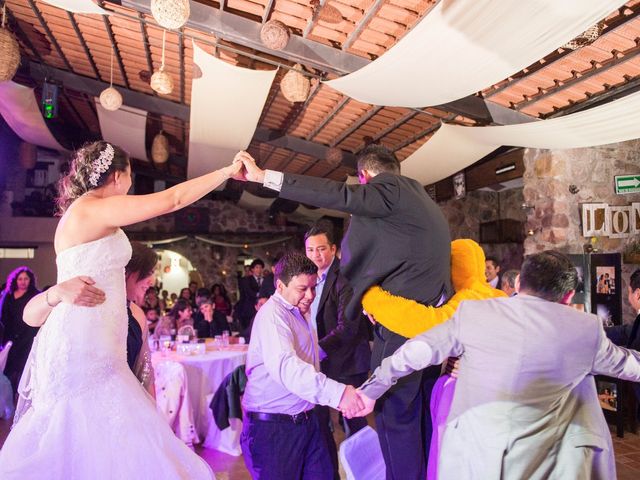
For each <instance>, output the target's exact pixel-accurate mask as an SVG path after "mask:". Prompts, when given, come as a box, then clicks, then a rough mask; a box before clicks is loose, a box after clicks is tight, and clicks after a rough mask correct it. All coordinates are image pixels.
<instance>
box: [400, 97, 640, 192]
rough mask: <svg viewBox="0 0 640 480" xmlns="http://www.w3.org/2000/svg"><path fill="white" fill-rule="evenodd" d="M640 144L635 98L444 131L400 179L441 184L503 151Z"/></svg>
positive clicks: (404, 168)
mask: <svg viewBox="0 0 640 480" xmlns="http://www.w3.org/2000/svg"><path fill="white" fill-rule="evenodd" d="M635 138H640V92H637V93H634V94H631V95H628V96H626V97H624V98H621V99H619V100H615V101H613V102H610V103H607V104H606V105H602V106H600V107H595V108H592V109H590V110H585V111H583V112H578V113H573V114H571V115H567V116H565V117H559V118H553V119H550V120H543V121H540V122H532V123H525V124H519V125H507V126H499V127H460V126H456V125H443V126H442V127H441V128H440V129H439V130H438V131H437V132H436V134H435V135H434V136H433V137H431V139H429V141H428V142H427V143H425V144H424V145H423V146H422V147H420V148H419V149H418V150H416V151H415V152H414V153H413V154H412V155H411V156H409V157H408V158H407V159H406V160H404V161H403V162H402V174H403V175H406V176H408V177H411V178H415V179H416V180H418V181H420V182H421V183H423V184H428V183H433V182H436V181H438V180H442V179H443V178H445V177H448V176H449V175H452V174H453V173H455V172H457V171H460V170H462V169H463V168H465V167H468V166H469V165H471V164H473V163H475V162H476V161H478V160H480V159H481V158H482V157H484V156H485V155H487V154H489V153H491V152H492V151H493V150H495V149H496V148H498V147H500V146H502V145H510V146H514V147H531V148H549V149H563V148H584V147H595V146H598V145H607V144H610V143H617V142H624V141H627V140H633V139H635Z"/></svg>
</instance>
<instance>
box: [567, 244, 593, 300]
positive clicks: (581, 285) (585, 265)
mask: <svg viewBox="0 0 640 480" xmlns="http://www.w3.org/2000/svg"><path fill="white" fill-rule="evenodd" d="M568 257H569V260H571V263H573V265H574V266H575V268H576V274H577V275H578V285H577V286H576V294H575V295H574V296H573V298H572V299H571V306H572V307H573V308H575V309H577V310H580V311H581V312H591V301H590V298H591V297H590V287H591V284H590V282H588V281H585V279H588V278H589V256H588V255H568Z"/></svg>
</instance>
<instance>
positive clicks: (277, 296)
mask: <svg viewBox="0 0 640 480" xmlns="http://www.w3.org/2000/svg"><path fill="white" fill-rule="evenodd" d="M271 298H273V299H274V300H275V301H276V302H278V303H279V304H280V305H282V306H283V307H285V308H286V309H287V310H290V311H293V309H294V308H296V307H294V306H293V305H291V304H290V303H289V302H287V301H286V300H285V299H284V297H283V296H282V295H280V294H279V293H278V292H276V293H274V294H273V295H272V297H271Z"/></svg>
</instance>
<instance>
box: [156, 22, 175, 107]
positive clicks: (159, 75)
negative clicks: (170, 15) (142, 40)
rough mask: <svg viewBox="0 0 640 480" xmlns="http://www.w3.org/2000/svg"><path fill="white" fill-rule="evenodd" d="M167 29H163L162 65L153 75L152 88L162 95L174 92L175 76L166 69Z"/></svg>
mask: <svg viewBox="0 0 640 480" xmlns="http://www.w3.org/2000/svg"><path fill="white" fill-rule="evenodd" d="M166 35H167V31H166V30H163V31H162V65H160V69H159V70H158V71H157V72H154V74H153V75H151V82H150V84H151V88H153V90H154V91H156V92H158V93H159V94H160V95H169V94H170V93H171V92H173V78H172V77H171V75H169V74H168V73H167V72H165V71H164V50H165V41H166Z"/></svg>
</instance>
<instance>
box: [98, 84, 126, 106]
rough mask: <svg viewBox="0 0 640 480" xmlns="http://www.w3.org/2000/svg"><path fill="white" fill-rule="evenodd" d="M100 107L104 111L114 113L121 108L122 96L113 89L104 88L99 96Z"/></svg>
mask: <svg viewBox="0 0 640 480" xmlns="http://www.w3.org/2000/svg"><path fill="white" fill-rule="evenodd" d="M100 105H102V106H103V107H104V109H105V110H109V111H110V112H114V111H116V110H118V109H119V108H120V107H121V106H122V95H120V92H119V91H118V90H116V89H115V88H113V87H108V88H105V89H104V90H103V91H102V93H101V94H100Z"/></svg>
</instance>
